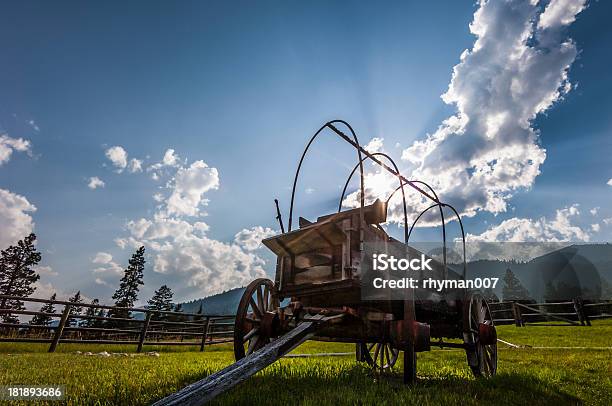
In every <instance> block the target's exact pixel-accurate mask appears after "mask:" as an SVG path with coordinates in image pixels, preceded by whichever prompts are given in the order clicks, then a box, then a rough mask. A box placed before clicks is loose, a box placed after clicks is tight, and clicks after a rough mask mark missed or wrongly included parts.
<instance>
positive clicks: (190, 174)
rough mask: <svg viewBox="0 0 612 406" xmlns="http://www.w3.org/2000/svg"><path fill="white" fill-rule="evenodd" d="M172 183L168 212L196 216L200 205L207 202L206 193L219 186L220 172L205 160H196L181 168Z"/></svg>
mask: <svg viewBox="0 0 612 406" xmlns="http://www.w3.org/2000/svg"><path fill="white" fill-rule="evenodd" d="M171 184H172V194H171V195H170V197H169V198H168V201H167V211H168V214H175V215H186V216H196V215H198V214H199V213H200V205H202V204H206V203H207V201H206V200H205V199H203V195H204V193H206V192H208V191H209V190H212V189H218V188H219V172H218V171H217V168H211V167H209V166H208V165H207V164H206V163H205V162H204V161H201V160H200V161H195V162H194V163H192V164H191V165H190V166H189V167H187V168H179V170H178V171H177V173H176V175H175V176H174V179H173V180H172V181H171Z"/></svg>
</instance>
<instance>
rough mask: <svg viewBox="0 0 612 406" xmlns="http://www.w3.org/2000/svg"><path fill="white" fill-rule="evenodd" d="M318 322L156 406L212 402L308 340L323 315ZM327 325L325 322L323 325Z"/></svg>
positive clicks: (298, 329)
mask: <svg viewBox="0 0 612 406" xmlns="http://www.w3.org/2000/svg"><path fill="white" fill-rule="evenodd" d="M317 319H318V320H317V321H309V322H303V323H300V324H299V325H298V326H297V327H296V328H294V329H293V330H291V331H290V332H288V333H287V334H285V335H283V336H281V337H279V338H278V339H276V340H274V341H273V342H271V343H270V344H268V345H266V346H265V347H263V348H261V349H260V350H258V351H255V352H253V353H251V354H249V355H247V356H246V357H244V358H242V359H241V360H239V361H238V362H236V363H235V364H232V365H230V366H228V367H226V368H224V369H222V370H221V371H219V372H216V373H214V374H212V375H209V376H208V377H206V378H204V379H202V380H200V381H198V382H196V383H193V384H191V385H188V386H186V387H185V388H183V389H181V390H180V391H178V392H176V393H173V394H172V395H170V396H167V397H165V398H163V399H161V400H159V401H157V402H155V403H154V404H153V405H154V406H169V405H188V406H195V405H203V404H204V403H206V402H209V401H211V400H212V399H214V398H215V397H217V396H218V395H220V394H222V393H223V392H225V391H227V390H229V389H231V388H232V387H234V386H236V385H238V384H239V383H241V382H242V381H244V380H246V379H247V378H249V377H251V376H252V375H254V374H256V373H257V372H259V371H261V370H262V369H264V368H265V367H267V366H268V365H270V364H272V363H273V362H274V361H276V360H277V359H279V358H280V357H282V356H283V355H285V354H286V353H288V352H289V351H291V350H292V349H293V348H295V347H297V346H298V345H300V344H301V343H303V342H304V341H306V340H308V339H309V338H310V337H311V336H312V335H313V334H314V333H315V331H316V330H317V326H321V325H322V323H320V321H324V320H325V319H329V318H324V317H323V316H320V315H319V316H317ZM323 324H324V323H323Z"/></svg>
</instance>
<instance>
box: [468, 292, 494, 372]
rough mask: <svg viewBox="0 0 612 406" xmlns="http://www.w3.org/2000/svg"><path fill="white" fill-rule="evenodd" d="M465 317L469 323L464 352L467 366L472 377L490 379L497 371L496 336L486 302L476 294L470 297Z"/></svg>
mask: <svg viewBox="0 0 612 406" xmlns="http://www.w3.org/2000/svg"><path fill="white" fill-rule="evenodd" d="M465 317H466V321H468V322H469V331H468V332H466V338H467V341H468V342H467V344H468V345H467V346H466V350H465V351H466V355H467V359H468V364H469V365H470V368H472V373H473V374H474V376H476V377H491V376H493V375H495V373H496V371H497V334H496V332H495V326H494V324H493V317H492V315H491V310H490V309H489V305H488V304H487V301H486V300H485V299H484V298H483V297H482V296H480V295H478V294H476V295H472V296H471V298H470V301H469V303H468V306H467V308H466V313H465ZM466 324H468V323H466Z"/></svg>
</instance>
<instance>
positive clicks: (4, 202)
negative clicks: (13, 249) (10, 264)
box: [0, 189, 36, 249]
mask: <svg viewBox="0 0 612 406" xmlns="http://www.w3.org/2000/svg"><path fill="white" fill-rule="evenodd" d="M35 211H36V207H35V206H34V205H33V204H31V203H30V202H29V201H28V199H26V198H25V197H23V196H21V195H18V194H15V193H12V192H10V191H8V190H4V189H0V230H2V232H0V249H4V248H6V247H8V246H9V245H11V244H14V243H16V242H17V241H18V240H20V239H22V238H24V237H25V236H27V235H28V234H30V233H31V232H32V231H33V230H34V221H33V220H32V216H31V215H30V214H29V213H32V212H35Z"/></svg>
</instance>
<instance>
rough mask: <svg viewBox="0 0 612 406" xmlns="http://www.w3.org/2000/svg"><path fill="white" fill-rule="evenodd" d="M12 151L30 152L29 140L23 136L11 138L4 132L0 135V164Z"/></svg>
mask: <svg viewBox="0 0 612 406" xmlns="http://www.w3.org/2000/svg"><path fill="white" fill-rule="evenodd" d="M13 151H18V152H30V141H28V140H25V139H23V138H11V137H9V136H8V135H6V134H2V135H0V166H2V165H4V164H5V163H7V162H8V161H9V159H11V155H12V154H13Z"/></svg>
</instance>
